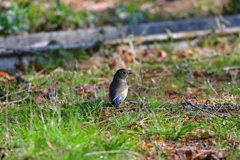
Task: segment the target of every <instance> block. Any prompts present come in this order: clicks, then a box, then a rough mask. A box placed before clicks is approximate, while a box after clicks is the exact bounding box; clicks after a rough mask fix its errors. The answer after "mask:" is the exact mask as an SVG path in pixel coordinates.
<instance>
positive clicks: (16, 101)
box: [0, 82, 32, 105]
mask: <svg viewBox="0 0 240 160" xmlns="http://www.w3.org/2000/svg"><path fill="white" fill-rule="evenodd" d="M31 85H32V83H31V82H30V83H29V84H28V89H25V90H22V91H18V92H15V93H12V94H8V93H7V94H6V99H7V100H6V102H1V103H0V104H2V105H6V104H13V103H19V102H21V101H23V100H25V99H27V98H28V97H29V93H30V88H31ZM7 89H8V88H7ZM21 92H26V93H27V95H26V96H25V97H24V98H23V99H20V100H15V101H11V102H8V96H9V95H14V94H17V93H21ZM3 97H4V96H3ZM1 98H2V97H1Z"/></svg>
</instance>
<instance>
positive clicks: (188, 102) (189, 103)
mask: <svg viewBox="0 0 240 160" xmlns="http://www.w3.org/2000/svg"><path fill="white" fill-rule="evenodd" d="M183 100H184V101H185V102H186V103H187V104H188V105H190V106H192V107H195V108H197V109H199V110H201V111H203V112H206V113H208V114H211V115H214V116H217V117H219V118H223V119H226V117H223V116H221V115H218V114H217V113H216V112H215V113H212V112H209V111H207V110H205V109H202V108H199V107H198V106H196V105H194V104H193V103H192V102H190V101H187V100H186V98H185V97H183Z"/></svg>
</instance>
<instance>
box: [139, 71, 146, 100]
mask: <svg viewBox="0 0 240 160" xmlns="http://www.w3.org/2000/svg"><path fill="white" fill-rule="evenodd" d="M145 73H146V72H145V71H143V73H142V71H141V70H140V76H141V80H142V86H141V89H140V91H139V93H138V95H139V97H140V95H141V92H142V89H143V79H144V77H143V76H145ZM143 74H144V75H143Z"/></svg>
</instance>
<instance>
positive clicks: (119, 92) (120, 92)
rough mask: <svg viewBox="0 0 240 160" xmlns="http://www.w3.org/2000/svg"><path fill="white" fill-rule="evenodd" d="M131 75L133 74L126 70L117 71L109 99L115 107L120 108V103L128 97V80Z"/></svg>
mask: <svg viewBox="0 0 240 160" xmlns="http://www.w3.org/2000/svg"><path fill="white" fill-rule="evenodd" d="M129 74H132V73H131V72H130V71H128V70H126V69H124V68H122V69H119V70H117V72H116V73H115V75H114V77H113V80H112V82H111V84H110V86H109V98H110V100H111V103H112V104H113V105H114V106H115V107H119V105H120V103H121V102H123V101H124V99H125V98H126V97H127V93H128V85H127V82H126V79H127V77H128V75H129Z"/></svg>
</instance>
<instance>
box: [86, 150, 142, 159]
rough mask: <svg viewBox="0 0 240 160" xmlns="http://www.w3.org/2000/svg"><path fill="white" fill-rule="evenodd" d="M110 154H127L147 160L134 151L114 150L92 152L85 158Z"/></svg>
mask: <svg viewBox="0 0 240 160" xmlns="http://www.w3.org/2000/svg"><path fill="white" fill-rule="evenodd" d="M108 153H125V154H132V155H135V156H138V157H141V159H145V158H144V157H143V156H142V155H141V154H139V153H137V152H133V151H128V150H112V151H99V152H92V153H87V154H85V156H91V155H98V154H108Z"/></svg>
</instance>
